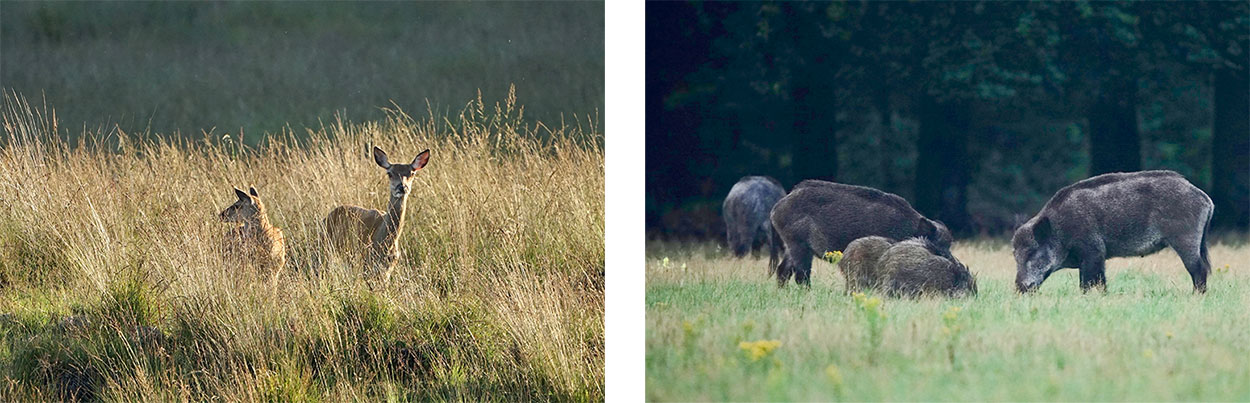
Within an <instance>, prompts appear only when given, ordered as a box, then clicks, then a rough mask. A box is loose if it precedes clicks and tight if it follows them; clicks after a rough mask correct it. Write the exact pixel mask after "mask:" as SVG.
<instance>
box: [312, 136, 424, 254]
mask: <svg viewBox="0 0 1250 403" xmlns="http://www.w3.org/2000/svg"><path fill="white" fill-rule="evenodd" d="M373 161H374V162H376V163H377V164H378V166H380V167H382V169H385V170H386V176H387V178H388V179H389V181H390V184H389V185H388V186H387V188H388V189H389V190H390V192H389V193H390V201H389V202H388V203H387V207H386V211H385V212H383V211H378V210H374V209H367V208H363V207H358V206H338V207H335V208H334V210H331V211H330V214H329V215H328V216H326V232H327V233H328V234H329V237H330V241H331V242H333V243H334V246H335V248H336V249H338V250H340V251H360V253H361V255H362V257H363V258H364V259H365V262H366V267H367V268H368V269H369V270H371V271H372V272H370V273H368V274H370V275H377V274H384V278H390V275H391V270H392V269H393V268H394V267H395V261H396V260H398V259H399V257H400V253H401V252H400V250H399V234H400V231H402V230H403V225H404V202H405V201H407V200H408V194H409V193H410V191H411V190H412V180H413V178H414V177H415V174H416V172H417V170H420V169H421V168H423V167H425V164H426V163H427V162H429V161H430V150H428V149H427V150H425V151H422V152H421V153H420V154H417V157H416V158H413V159H412V163H410V164H391V163H390V162H389V161H387V159H386V152H385V151H382V149H381V148H378V147H373Z"/></svg>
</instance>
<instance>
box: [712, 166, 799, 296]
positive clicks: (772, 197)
mask: <svg viewBox="0 0 1250 403" xmlns="http://www.w3.org/2000/svg"><path fill="white" fill-rule="evenodd" d="M785 195H786V189H785V188H783V187H782V186H781V182H777V180H776V179H773V178H770V177H767V176H744V177H742V179H740V180H738V183H736V184H734V186H733V188H732V189H730V190H729V195H728V196H726V197H725V203H724V204H723V205H722V206H721V207H722V208H721V212H722V214H723V215H724V218H725V239H726V240H727V241H728V242H729V247H730V249H732V250H733V254H734V256H736V257H743V256H746V254H747V252H748V251H752V250H754V249H755V245H756V244H757V242H758V243H767V244H768V272H769V274H770V275H771V274H772V273H773V271H774V270H776V267H777V257H778V255H780V254H781V242H774V241H776V239H774V238H775V237H774V236H773V225H772V223H771V222H769V220H768V213H770V212H772V210H773V205H775V204H777V200H781V198H782V197H784V196H785Z"/></svg>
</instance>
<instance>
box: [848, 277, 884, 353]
mask: <svg viewBox="0 0 1250 403" xmlns="http://www.w3.org/2000/svg"><path fill="white" fill-rule="evenodd" d="M851 299H852V300H853V301H855V307H856V308H858V310H859V312H860V314H861V315H862V316H863V317H864V329H865V330H866V332H865V336H866V337H867V344H868V362H869V363H875V362H877V354H878V352H879V351H881V328H882V325H883V324H884V322H885V310H884V309H883V307H882V306H881V305H882V303H883V302H882V301H881V297H877V296H868V295H866V294H864V293H862V292H857V293H853V294H851Z"/></svg>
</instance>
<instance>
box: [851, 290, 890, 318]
mask: <svg viewBox="0 0 1250 403" xmlns="http://www.w3.org/2000/svg"><path fill="white" fill-rule="evenodd" d="M851 298H852V299H854V300H855V303H856V304H858V305H859V307H860V308H863V309H864V310H865V311H868V312H876V313H881V310H880V308H881V298H880V297H869V296H868V295H866V294H864V293H862V292H857V293H853V294H851ZM881 316H885V315H881Z"/></svg>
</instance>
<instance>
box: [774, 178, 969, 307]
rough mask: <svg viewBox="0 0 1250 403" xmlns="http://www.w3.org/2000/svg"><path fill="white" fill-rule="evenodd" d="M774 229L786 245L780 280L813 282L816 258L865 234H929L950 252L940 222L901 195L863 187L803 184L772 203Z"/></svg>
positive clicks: (898, 236)
mask: <svg viewBox="0 0 1250 403" xmlns="http://www.w3.org/2000/svg"><path fill="white" fill-rule="evenodd" d="M772 222H773V229H774V231H777V234H778V236H779V237H780V238H781V240H782V242H783V243H784V244H785V253H784V256H783V257H782V258H781V264H780V265H779V266H778V267H777V284H778V285H781V286H784V285H785V284H786V283H787V282H789V281H790V277H791V276H794V280H795V282H796V283H798V284H802V285H808V284H811V278H810V277H811V273H812V257H813V256H814V255H817V254H824V253H825V252H830V251H836V250H844V249H846V246H847V245H848V244H850V243H851V241H854V240H856V239H859V238H863V237H866V236H873V235H877V236H883V237H886V238H890V239H906V238H912V237H925V238H928V239H929V240H931V241H933V242H934V243H935V244H936V245H937V247H938V248H939V249H942V250H950V245H951V233H950V231H949V230H947V229H946V226H945V225H943V224H942V223H940V222H937V221H933V220H930V219H927V218H925V217H924V216H922V215H920V213H918V212H916V210H915V209H912V207H911V205H910V204H908V203H907V201H906V200H903V198H901V197H898V196H897V195H894V194H890V193H886V192H882V191H880V190H877V189H873V188H867V187H862V186H852V185H844V184H840V183H833V182H825V181H818V180H806V181H803V182H801V183H799V184H798V185H797V186H795V187H794V189H793V190H791V191H790V194H788V195H786V197H783V198H781V200H780V201H778V202H777V205H776V206H774V207H773V213H772Z"/></svg>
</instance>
